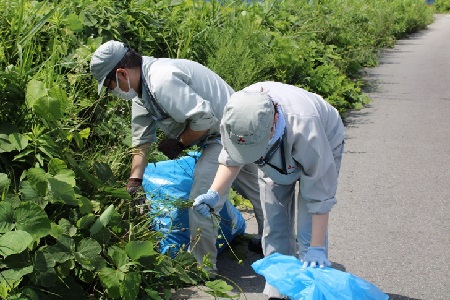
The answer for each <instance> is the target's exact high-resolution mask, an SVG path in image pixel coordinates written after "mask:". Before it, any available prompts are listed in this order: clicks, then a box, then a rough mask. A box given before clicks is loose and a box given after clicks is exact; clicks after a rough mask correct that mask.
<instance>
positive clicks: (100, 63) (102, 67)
mask: <svg viewBox="0 0 450 300" xmlns="http://www.w3.org/2000/svg"><path fill="white" fill-rule="evenodd" d="M127 51H128V49H127V48H126V47H125V45H124V44H123V43H121V42H118V41H107V42H106V43H104V44H102V45H101V46H100V47H98V48H97V50H95V52H94V54H93V55H92V58H91V73H92V75H93V76H94V77H95V79H97V81H98V94H99V95H100V91H101V90H102V87H103V82H104V81H105V78H106V76H107V75H108V74H109V72H111V71H112V70H113V69H114V67H115V66H116V65H117V64H118V63H119V62H120V61H121V60H122V58H123V56H124V55H125V53H127Z"/></svg>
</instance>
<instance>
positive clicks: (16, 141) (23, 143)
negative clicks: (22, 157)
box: [9, 132, 28, 151]
mask: <svg viewBox="0 0 450 300" xmlns="http://www.w3.org/2000/svg"><path fill="white" fill-rule="evenodd" d="M9 141H10V142H11V145H12V146H13V147H14V148H15V150H19V151H21V150H23V149H25V148H26V147H27V146H28V140H27V138H26V137H25V136H24V135H22V134H20V133H17V132H16V133H12V134H10V135H9Z"/></svg>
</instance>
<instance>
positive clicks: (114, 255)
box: [108, 246, 130, 269]
mask: <svg viewBox="0 0 450 300" xmlns="http://www.w3.org/2000/svg"><path fill="white" fill-rule="evenodd" d="M108 255H109V257H111V259H112V260H113V261H114V264H115V265H116V267H117V269H120V268H122V267H124V266H125V265H127V264H128V263H129V261H130V259H129V258H128V255H127V254H126V252H125V251H124V250H123V249H122V248H120V247H117V246H112V247H109V249H108Z"/></svg>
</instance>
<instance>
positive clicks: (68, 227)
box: [58, 218, 77, 237]
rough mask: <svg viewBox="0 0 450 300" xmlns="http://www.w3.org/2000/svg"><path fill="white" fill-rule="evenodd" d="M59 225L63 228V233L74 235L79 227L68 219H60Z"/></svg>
mask: <svg viewBox="0 0 450 300" xmlns="http://www.w3.org/2000/svg"><path fill="white" fill-rule="evenodd" d="M58 226H59V227H60V228H61V229H62V233H63V234H65V235H67V236H70V237H73V236H74V235H75V234H76V233H77V228H76V227H75V226H73V224H72V223H70V221H69V220H67V219H64V218H62V219H60V220H59V222H58Z"/></svg>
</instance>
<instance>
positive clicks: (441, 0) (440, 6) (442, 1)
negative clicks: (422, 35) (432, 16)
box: [433, 0, 450, 13]
mask: <svg viewBox="0 0 450 300" xmlns="http://www.w3.org/2000/svg"><path fill="white" fill-rule="evenodd" d="M433 6H434V7H435V9H436V12H437V13H448V12H450V0H436V1H435V2H434V4H433Z"/></svg>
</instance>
